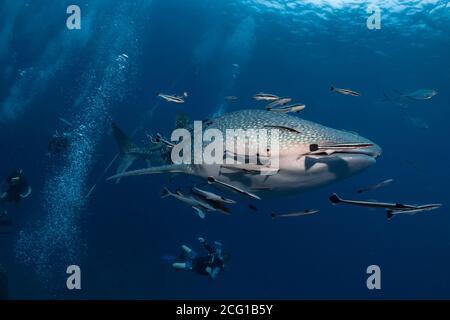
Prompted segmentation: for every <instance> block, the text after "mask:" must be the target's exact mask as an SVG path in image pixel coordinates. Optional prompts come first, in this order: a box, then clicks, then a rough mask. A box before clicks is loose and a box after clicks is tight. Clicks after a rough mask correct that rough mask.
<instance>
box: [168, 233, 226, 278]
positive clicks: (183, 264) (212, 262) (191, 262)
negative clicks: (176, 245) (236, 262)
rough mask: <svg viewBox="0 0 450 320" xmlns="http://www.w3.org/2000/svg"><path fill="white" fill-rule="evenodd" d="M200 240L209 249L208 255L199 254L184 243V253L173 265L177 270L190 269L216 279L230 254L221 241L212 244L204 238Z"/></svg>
mask: <svg viewBox="0 0 450 320" xmlns="http://www.w3.org/2000/svg"><path fill="white" fill-rule="evenodd" d="M198 240H199V241H200V243H201V244H203V246H204V248H205V249H206V251H208V255H207V256H198V254H197V253H196V252H195V251H194V250H192V249H191V248H189V247H187V246H185V245H183V246H182V247H181V248H182V249H183V252H182V254H181V255H180V257H179V259H178V260H177V261H176V262H174V263H173V264H172V266H173V267H174V268H175V269H177V270H188V271H192V272H195V273H198V274H201V275H205V276H209V277H210V279H215V278H216V277H217V276H218V275H219V274H220V273H222V272H223V271H224V269H225V266H226V263H227V262H228V261H229V260H230V254H229V253H227V252H224V251H223V249H222V244H220V243H219V242H214V246H212V245H210V244H209V243H208V242H207V241H206V240H205V239H203V238H198Z"/></svg>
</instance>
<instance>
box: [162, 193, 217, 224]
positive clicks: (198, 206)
mask: <svg viewBox="0 0 450 320" xmlns="http://www.w3.org/2000/svg"><path fill="white" fill-rule="evenodd" d="M167 197H174V198H175V199H177V200H180V201H181V202H184V203H186V204H187V205H189V206H190V207H191V208H192V209H194V210H195V211H196V213H197V215H198V216H199V217H200V218H202V219H205V217H206V213H205V212H207V211H216V209H214V207H212V206H211V205H209V204H208V203H206V202H203V201H201V200H198V199H196V198H194V197H187V196H185V195H183V194H182V193H181V192H180V191H177V193H172V192H170V190H169V189H167V188H164V190H163V195H162V196H161V198H167Z"/></svg>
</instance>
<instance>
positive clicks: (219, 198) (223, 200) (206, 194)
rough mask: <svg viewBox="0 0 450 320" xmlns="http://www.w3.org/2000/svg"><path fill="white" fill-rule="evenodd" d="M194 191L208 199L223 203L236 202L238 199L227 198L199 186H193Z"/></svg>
mask: <svg viewBox="0 0 450 320" xmlns="http://www.w3.org/2000/svg"><path fill="white" fill-rule="evenodd" d="M192 193H194V194H196V195H198V196H200V197H202V198H204V199H206V200H211V201H215V202H221V203H226V204H234V203H236V201H234V200H231V199H227V198H225V197H222V196H219V195H217V194H215V193H212V192H208V191H205V190H202V189H199V188H197V187H193V188H192Z"/></svg>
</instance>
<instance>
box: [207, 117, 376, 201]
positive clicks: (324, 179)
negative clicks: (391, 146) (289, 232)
mask: <svg viewBox="0 0 450 320" xmlns="http://www.w3.org/2000/svg"><path fill="white" fill-rule="evenodd" d="M211 127H214V128H218V129H220V130H222V131H223V130H226V129H238V128H240V129H243V130H248V129H261V128H272V129H278V132H279V136H278V140H279V141H278V142H279V143H278V144H279V150H278V154H277V156H278V162H279V163H278V167H279V168H278V170H277V172H276V174H273V175H270V176H265V175H258V174H251V173H249V172H245V171H244V172H243V171H242V170H241V171H239V170H236V171H235V172H233V171H232V170H231V171H230V170H228V171H224V170H221V171H220V172H219V173H217V174H216V176H217V177H218V178H219V179H222V180H224V181H226V182H228V183H232V184H234V185H236V186H239V187H242V188H246V189H247V190H249V191H252V192H255V193H261V194H268V195H276V194H284V193H299V192H303V191H307V190H310V189H314V188H318V187H321V186H325V185H328V184H330V183H333V182H336V181H339V180H342V179H345V178H348V177H351V176H353V175H355V174H358V173H360V172H362V171H364V170H365V169H367V168H369V167H370V166H372V165H373V164H375V163H376V159H377V158H378V157H379V156H380V155H381V148H380V147H379V146H378V145H377V144H375V143H373V142H372V141H370V140H368V139H366V138H364V137H362V136H360V135H358V134H356V133H353V132H348V131H343V130H336V129H332V128H328V127H325V126H322V125H319V124H317V123H314V122H310V121H306V120H303V119H301V118H299V117H296V116H291V115H286V114H278V113H276V114H275V113H271V112H267V111H263V110H242V111H237V112H233V113H229V114H226V115H224V116H222V117H219V118H217V119H214V121H212V124H211ZM312 146H314V148H313V147H312ZM228 169H229V168H228ZM239 169H242V168H239ZM207 174H209V175H211V172H208V173H207Z"/></svg>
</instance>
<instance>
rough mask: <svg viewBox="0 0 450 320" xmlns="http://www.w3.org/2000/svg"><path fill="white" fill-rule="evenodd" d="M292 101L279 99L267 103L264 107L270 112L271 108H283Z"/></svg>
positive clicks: (290, 99)
mask: <svg viewBox="0 0 450 320" xmlns="http://www.w3.org/2000/svg"><path fill="white" fill-rule="evenodd" d="M291 101H292V98H288V97H286V98H280V99H278V100H275V101H273V102H272V103H269V104H268V105H267V107H266V110H272V109H273V108H275V107H277V106H284V105H287V104H288V103H289V102H291Z"/></svg>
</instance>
